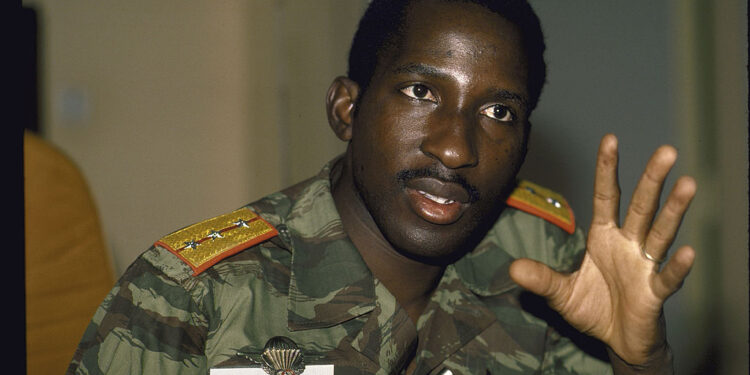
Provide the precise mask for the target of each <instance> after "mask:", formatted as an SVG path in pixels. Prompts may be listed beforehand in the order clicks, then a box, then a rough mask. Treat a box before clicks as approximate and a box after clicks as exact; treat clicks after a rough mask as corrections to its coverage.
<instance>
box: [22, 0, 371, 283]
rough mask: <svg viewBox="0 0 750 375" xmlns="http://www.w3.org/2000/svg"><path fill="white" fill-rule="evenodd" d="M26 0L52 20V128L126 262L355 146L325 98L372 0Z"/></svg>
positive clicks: (43, 19)
mask: <svg viewBox="0 0 750 375" xmlns="http://www.w3.org/2000/svg"><path fill="white" fill-rule="evenodd" d="M24 5H26V6H31V7H34V8H35V9H36V10H37V12H38V17H39V24H40V25H41V26H40V43H41V46H40V51H41V63H40V65H41V73H40V74H41V77H40V79H41V84H42V88H41V91H40V92H41V96H42V98H41V101H42V103H41V111H42V114H41V115H42V118H41V122H42V125H41V127H42V131H43V135H44V136H45V137H46V138H47V139H49V140H50V141H52V142H53V143H54V144H56V145H58V146H59V147H61V148H62V149H63V150H64V151H65V152H67V153H68V154H69V155H70V156H71V158H72V159H73V160H75V161H76V162H77V163H78V164H79V165H80V167H81V169H82V170H83V172H84V174H85V175H86V177H87V178H88V180H89V182H90V185H91V189H92V192H93V194H94V197H95V199H96V201H97V203H98V205H99V210H100V214H101V217H102V221H103V227H104V231H105V236H106V238H107V242H108V245H109V246H110V250H111V251H112V253H113V260H114V263H115V264H114V266H115V270H116V273H117V274H120V273H122V272H123V271H124V269H125V267H127V265H128V264H129V263H130V262H132V260H133V259H135V257H136V256H137V255H138V254H139V253H140V252H142V251H143V250H145V249H146V248H147V247H148V246H149V245H150V244H151V243H152V242H153V241H155V240H156V239H158V238H160V237H161V236H163V235H164V234H167V233H169V232H171V231H173V230H176V229H178V228H180V227H183V226H186V225H189V224H191V223H194V222H196V221H199V220H202V219H204V218H208V217H211V216H214V215H217V214H220V213H223V212H226V211H228V210H232V209H234V208H237V207H239V206H241V205H243V204H245V203H248V202H250V201H251V200H254V199H257V198H259V197H261V196H262V195H264V194H266V193H270V192H273V191H274V190H276V189H278V188H280V187H282V186H284V185H287V184H289V183H291V182H294V181H296V180H300V179H302V178H305V177H307V176H310V175H311V174H312V173H315V172H316V171H317V170H318V169H319V168H320V167H321V166H322V165H323V163H325V162H326V161H328V160H329V159H330V158H332V157H333V156H334V155H336V154H338V153H340V152H342V151H343V149H344V145H343V144H342V143H341V142H339V141H338V140H337V139H336V138H335V137H334V136H333V135H332V133H331V132H330V130H329V129H328V126H327V122H326V117H325V112H324V110H323V108H324V107H323V106H324V97H325V92H326V90H327V88H328V85H329V83H330V82H331V80H332V79H333V78H334V77H335V76H336V75H339V74H344V73H345V67H346V54H347V51H348V44H349V40H350V38H351V35H352V34H353V32H354V29H355V26H356V22H357V20H358V17H359V15H360V14H361V12H362V9H363V6H364V1H351V0H316V1H314V2H312V1H302V0H296V1H260V0H258V1H240V0H236V1H220V2H209V1H195V2H185V1H176V0H160V1H147V0H138V1H114V0H105V1H96V0H76V1H56V0H32V1H25V2H24ZM311 98H313V99H314V100H311Z"/></svg>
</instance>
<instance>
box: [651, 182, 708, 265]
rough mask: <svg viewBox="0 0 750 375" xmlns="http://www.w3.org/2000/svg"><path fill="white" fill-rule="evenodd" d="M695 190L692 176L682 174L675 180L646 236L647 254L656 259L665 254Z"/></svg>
mask: <svg viewBox="0 0 750 375" xmlns="http://www.w3.org/2000/svg"><path fill="white" fill-rule="evenodd" d="M695 191H696V184H695V180H693V178H692V177H688V176H683V177H680V178H679V179H678V180H677V183H675V185H674V188H672V192H670V193H669V197H668V198H667V202H666V203H665V204H664V206H663V207H662V208H661V210H660V211H659V214H658V215H657V216H656V220H654V225H653V226H652V227H651V229H650V230H649V232H648V236H647V237H646V242H645V249H646V250H647V251H648V253H649V255H651V256H653V257H654V258H656V259H662V258H663V257H664V256H665V255H666V252H667V250H668V249H669V247H670V246H672V241H674V237H675V235H676V234H677V230H678V229H679V228H680V223H682V218H683V217H684V215H685V211H687V208H688V206H690V202H691V201H692V200H693V197H694V196H695Z"/></svg>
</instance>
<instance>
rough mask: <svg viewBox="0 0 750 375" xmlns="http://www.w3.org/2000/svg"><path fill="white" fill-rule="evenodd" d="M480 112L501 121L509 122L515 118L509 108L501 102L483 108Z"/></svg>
mask: <svg viewBox="0 0 750 375" xmlns="http://www.w3.org/2000/svg"><path fill="white" fill-rule="evenodd" d="M480 113H481V114H483V115H485V116H487V117H489V118H493V119H495V120H497V121H501V122H511V121H514V120H515V119H516V116H514V115H513V112H512V111H511V110H510V108H508V107H506V106H504V105H502V104H495V105H491V106H489V107H487V108H485V109H483V110H482V111H481V112H480Z"/></svg>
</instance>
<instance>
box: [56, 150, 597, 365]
mask: <svg viewBox="0 0 750 375" xmlns="http://www.w3.org/2000/svg"><path fill="white" fill-rule="evenodd" d="M330 165H331V164H329V166H330ZM329 166H326V167H325V168H324V169H323V170H322V171H321V173H320V174H319V175H318V176H316V177H314V178H312V179H310V180H308V181H305V182H303V183H301V184H298V185H296V186H294V187H291V188H289V189H287V190H285V191H283V192H279V193H275V194H272V195H269V196H267V197H265V198H264V199H262V200H260V201H258V202H255V203H252V204H250V205H249V207H250V208H251V209H252V210H253V211H255V212H256V213H258V214H259V215H261V216H262V217H263V218H264V219H266V220H267V221H268V222H270V223H271V224H273V225H274V226H275V227H276V228H277V229H278V230H279V233H280V234H279V236H277V237H275V238H273V239H270V240H268V241H266V242H263V243H261V244H260V245H256V246H253V247H251V248H249V249H247V250H244V251H242V252H240V253H238V254H236V255H234V256H231V257H228V258H226V259H224V260H222V261H221V262H219V263H217V264H216V265H214V266H213V267H211V268H210V269H208V270H206V271H205V272H203V273H201V274H199V275H197V276H192V271H191V269H190V268H189V267H188V266H187V265H185V264H184V263H183V262H181V261H180V260H179V259H178V258H177V257H176V256H174V255H173V254H171V253H169V252H168V251H167V250H165V249H163V248H160V247H158V246H154V247H151V248H150V249H148V250H147V251H146V252H145V253H143V254H142V255H141V256H140V257H139V258H138V259H137V260H136V261H135V262H134V263H133V264H132V265H131V266H130V267H129V268H128V270H127V271H126V272H125V274H124V275H123V276H122V278H121V279H120V280H119V281H118V283H117V284H116V286H115V287H114V288H113V289H112V291H111V292H110V294H109V295H108V296H107V297H106V298H105V300H104V302H102V304H101V306H100V307H99V309H98V310H97V311H96V313H95V315H94V317H93V319H92V322H91V324H90V325H89V327H88V328H87V330H86V332H85V334H84V336H83V339H82V341H81V343H80V345H79V347H78V350H77V351H76V353H75V356H74V358H73V361H72V363H71V365H70V367H69V369H68V373H75V374H141V373H145V374H206V373H208V371H209V369H210V368H213V367H233V366H248V365H252V364H253V362H252V356H251V355H249V354H252V353H259V352H260V351H261V350H262V348H263V346H264V345H265V343H266V341H267V340H268V339H269V338H271V337H273V336H286V337H289V338H291V339H292V340H294V341H295V342H296V343H297V344H298V345H299V347H300V348H301V349H302V350H303V352H304V353H305V357H306V363H321V364H326V363H333V364H334V365H335V373H336V374H339V375H341V374H402V373H403V372H404V368H405V366H406V365H407V362H408V361H409V359H410V358H412V356H414V358H415V360H416V370H415V372H414V373H415V374H438V373H441V371H444V369H450V370H451V371H452V373H453V374H472V375H474V374H608V373H611V369H610V366H609V364H608V363H607V362H605V361H602V360H600V359H597V358H606V354H603V353H604V351H603V348H602V346H601V345H600V344H598V343H597V342H594V341H593V340H592V339H589V338H586V337H580V335H576V333H575V331H574V330H572V329H571V328H570V327H566V325H565V323H564V322H563V321H562V320H561V319H560V318H559V317H558V316H556V315H555V314H554V313H552V312H551V311H550V310H549V308H547V307H546V305H545V304H544V302H543V301H541V300H539V298H538V297H534V296H531V295H529V294H528V293H526V292H523V291H522V290H521V289H520V288H519V287H518V286H517V285H515V284H514V283H513V282H512V281H511V279H510V277H509V275H508V267H509V265H510V263H511V262H512V260H513V259H516V258H518V257H529V258H532V259H536V260H539V261H542V262H545V263H546V264H549V265H550V266H552V267H554V268H556V269H559V270H572V269H574V268H575V267H576V266H577V263H578V262H580V259H581V256H582V252H583V249H584V245H583V244H584V238H583V234H582V232H581V231H580V229H579V230H577V231H576V232H575V233H574V234H572V235H569V234H567V233H565V232H564V231H563V230H562V229H560V228H559V227H556V226H554V225H552V224H549V223H548V222H546V221H544V220H542V219H540V218H538V217H535V216H532V215H529V214H527V213H524V212H521V211H518V210H516V209H513V208H510V207H509V208H507V209H506V210H505V211H504V212H503V213H502V215H501V217H500V219H499V220H498V222H497V223H496V224H495V226H494V227H493V228H492V230H491V231H490V232H489V233H488V235H487V236H486V238H485V239H484V240H483V241H482V242H481V244H480V245H479V246H478V247H477V248H476V249H475V250H474V251H473V252H471V253H470V254H468V255H466V256H465V257H464V258H462V259H461V260H459V261H458V262H456V263H455V264H453V265H451V266H449V267H448V268H447V269H446V270H445V273H444V275H443V277H442V279H441V281H440V283H439V285H438V287H437V289H436V290H435V292H434V295H433V297H432V300H431V301H430V303H429V304H428V306H427V308H426V309H425V311H424V313H423V314H422V316H421V317H420V319H419V321H418V323H417V325H416V326H415V325H414V324H413V323H412V322H411V321H410V320H409V317H408V316H407V314H406V311H405V310H404V309H403V308H401V307H400V306H399V305H398V304H397V303H396V300H395V298H394V297H393V295H391V294H390V293H389V291H388V290H387V289H386V288H385V287H384V286H383V285H382V284H381V283H380V282H379V281H378V280H377V279H375V278H374V277H373V276H372V274H371V273H370V271H369V270H368V268H367V266H366V265H365V263H364V261H363V260H362V258H361V257H360V255H359V253H358V252H357V250H356V248H355V247H354V245H353V244H352V243H351V241H350V240H349V239H348V238H347V236H346V234H345V233H344V231H343V227H342V224H341V219H340V217H339V215H338V213H337V211H336V208H335V205H334V201H333V197H332V196H331V193H330V183H329V171H330V169H329ZM577 336H578V337H577ZM589 347H590V348H593V350H590V349H588V348H589ZM584 349H585V350H584ZM415 353H416V354H415Z"/></svg>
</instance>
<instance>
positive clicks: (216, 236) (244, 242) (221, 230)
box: [155, 207, 278, 276]
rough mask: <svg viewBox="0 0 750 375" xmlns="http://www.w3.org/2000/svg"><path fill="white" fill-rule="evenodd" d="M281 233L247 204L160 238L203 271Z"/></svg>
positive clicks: (179, 256)
mask: <svg viewBox="0 0 750 375" xmlns="http://www.w3.org/2000/svg"><path fill="white" fill-rule="evenodd" d="M277 234H278V231H276V228H274V227H273V226H272V225H271V224H269V223H268V222H267V221H265V220H263V218H261V217H260V216H258V214H256V213H255V212H253V211H251V210H250V209H249V208H247V207H243V208H241V209H239V210H237V211H234V212H231V213H228V214H225V215H221V216H217V217H215V218H212V219H208V220H205V221H202V222H200V223H197V224H193V225H191V226H189V227H187V228H183V229H180V230H178V231H176V232H174V233H172V234H170V235H168V236H166V237H164V238H162V239H160V240H159V241H156V243H155V245H157V246H161V247H163V248H165V249H167V250H169V251H170V252H172V253H173V254H175V255H177V257H178V258H180V259H181V260H182V261H183V262H185V263H186V264H187V265H188V266H190V268H192V269H193V276H196V275H198V274H200V273H201V272H203V271H205V270H206V269H208V268H209V267H211V266H213V265H214V264H216V263H217V262H218V261H220V260H222V259H224V258H226V257H228V256H231V255H234V254H237V253H238V252H240V251H242V250H244V249H247V248H248V247H251V246H253V245H256V244H258V243H261V242H263V241H265V240H267V239H270V238H272V237H274V236H276V235H277Z"/></svg>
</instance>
